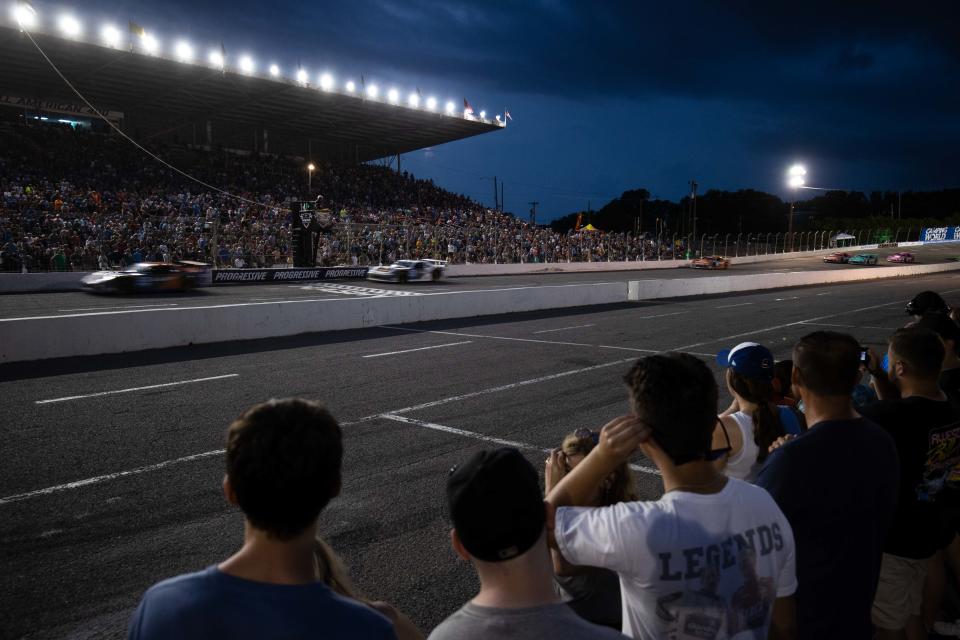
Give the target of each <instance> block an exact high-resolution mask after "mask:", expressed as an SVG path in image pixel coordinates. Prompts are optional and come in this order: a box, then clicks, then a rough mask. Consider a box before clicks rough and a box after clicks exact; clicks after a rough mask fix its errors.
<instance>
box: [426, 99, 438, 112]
mask: <svg viewBox="0 0 960 640" xmlns="http://www.w3.org/2000/svg"><path fill="white" fill-rule="evenodd" d="M436 108H437V99H436V98H434V97H433V96H430V97H429V98H427V109H430V111H433V110H434V109H436Z"/></svg>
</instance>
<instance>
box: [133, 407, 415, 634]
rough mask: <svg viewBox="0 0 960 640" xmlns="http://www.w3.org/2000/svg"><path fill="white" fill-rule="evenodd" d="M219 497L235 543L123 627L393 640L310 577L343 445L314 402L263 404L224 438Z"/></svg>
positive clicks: (374, 617) (368, 615)
mask: <svg viewBox="0 0 960 640" xmlns="http://www.w3.org/2000/svg"><path fill="white" fill-rule="evenodd" d="M226 458H227V473H226V476H225V478H224V480H223V491H224V494H225V495H226V498H227V500H228V501H229V502H230V504H234V505H238V506H239V507H240V509H241V510H242V511H243V513H244V516H245V526H244V543H243V547H242V548H241V549H240V550H239V551H238V552H237V553H235V554H234V555H232V556H230V557H229V558H227V559H226V560H224V561H223V562H221V563H220V564H219V565H216V566H211V567H209V568H207V569H206V570H204V571H200V572H198V573H191V574H187V575H182V576H178V577H176V578H173V579H170V580H165V581H163V582H161V583H159V584H156V585H154V586H153V587H151V588H150V589H149V590H148V591H147V592H146V593H145V594H144V596H143V599H142V600H141V601H140V605H139V606H138V607H137V609H136V611H134V614H133V618H132V619H131V621H130V628H129V635H128V637H129V638H130V639H131V640H139V639H144V640H149V639H152V638H181V639H188V640H189V639H192V638H198V639H200V638H230V639H236V638H240V639H242V638H291V639H292V638H316V637H318V636H320V637H324V638H383V639H388V638H395V637H396V636H395V634H394V631H393V625H392V624H391V622H390V620H388V619H387V618H385V617H384V616H382V615H381V614H379V613H377V612H376V611H374V610H373V609H371V608H370V607H368V606H366V605H364V604H362V603H360V602H357V601H355V600H350V599H348V598H344V597H343V596H340V595H338V594H336V593H334V592H333V591H332V590H331V589H330V587H329V586H327V585H326V584H324V583H323V582H319V581H317V575H316V572H317V567H316V564H315V558H314V548H315V547H314V545H315V542H314V541H315V538H316V533H317V520H318V516H319V515H320V512H321V511H322V510H323V508H324V507H325V506H326V505H327V503H328V502H329V501H330V500H331V499H332V498H334V497H336V496H337V494H339V493H340V486H341V476H340V468H341V461H342V458H343V445H342V441H341V433H340V427H339V425H338V424H337V421H336V420H335V419H334V418H333V416H332V415H330V413H329V412H328V411H327V410H326V409H324V408H323V407H322V406H321V405H319V404H317V403H315V402H308V401H305V400H297V399H287V400H271V401H269V402H266V403H263V404H260V405H257V406H255V407H253V408H251V409H250V410H248V411H247V412H245V413H244V414H243V415H241V416H240V417H239V418H238V419H237V420H236V421H234V423H233V424H231V425H230V429H229V430H228V432H227V452H226Z"/></svg>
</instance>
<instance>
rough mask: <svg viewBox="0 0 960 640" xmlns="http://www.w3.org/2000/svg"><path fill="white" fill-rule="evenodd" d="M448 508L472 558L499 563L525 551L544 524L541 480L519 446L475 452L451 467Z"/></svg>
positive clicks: (538, 538)
mask: <svg viewBox="0 0 960 640" xmlns="http://www.w3.org/2000/svg"><path fill="white" fill-rule="evenodd" d="M447 507H448V509H449V514H450V519H451V520H452V522H453V528H454V530H455V531H456V536H457V538H459V540H460V542H461V544H462V545H463V547H464V548H465V549H466V550H467V552H468V553H469V554H470V556H471V557H472V558H473V559H475V560H480V561H483V562H503V561H506V560H513V559H514V558H518V557H520V556H522V555H524V554H525V553H527V551H529V550H530V549H531V548H532V547H533V546H534V545H535V544H536V543H537V541H538V540H540V538H541V536H543V533H544V530H545V526H546V521H547V520H546V511H545V508H544V505H543V493H542V492H541V491H540V479H539V476H538V475H537V471H536V470H535V469H534V468H533V465H531V464H530V462H528V461H527V459H526V458H524V457H523V454H521V453H520V452H519V451H518V450H517V449H513V448H511V447H503V448H500V449H493V450H484V451H478V452H477V453H475V454H474V455H473V456H471V457H470V459H469V460H467V461H466V462H464V463H463V464H461V465H458V466H457V467H454V468H453V469H452V470H451V472H450V477H449V478H448V479H447Z"/></svg>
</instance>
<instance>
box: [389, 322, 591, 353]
mask: <svg viewBox="0 0 960 640" xmlns="http://www.w3.org/2000/svg"><path fill="white" fill-rule="evenodd" d="M380 328H381V329H392V330H393V331H408V332H410V333H435V334H437V335H440V336H458V337H460V338H486V339H487V340H507V341H510V342H538V343H540V344H560V345H566V346H568V347H592V346H594V345H592V344H586V343H584V342H560V341H557V340H536V339H534V338H509V337H507V336H482V335H479V334H476V333H461V332H459V331H431V330H430V329H409V328H407V327H394V326H392V325H387V324H384V325H380Z"/></svg>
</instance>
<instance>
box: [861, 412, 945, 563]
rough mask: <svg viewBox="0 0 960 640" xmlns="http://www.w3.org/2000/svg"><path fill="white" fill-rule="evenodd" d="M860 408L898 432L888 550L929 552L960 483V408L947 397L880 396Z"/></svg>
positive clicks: (934, 546)
mask: <svg viewBox="0 0 960 640" xmlns="http://www.w3.org/2000/svg"><path fill="white" fill-rule="evenodd" d="M858 411H860V414H861V415H862V416H863V417H865V418H868V419H870V420H873V421H874V422H876V423H877V424H878V425H880V426H881V427H883V429H885V430H886V432H887V433H889V434H890V435H891V436H893V441H894V442H895V443H896V445H897V453H898V454H899V456H900V490H899V499H898V502H897V511H896V515H895V516H894V518H893V525H892V526H891V528H890V534H889V536H888V537H887V542H886V544H885V545H884V548H883V550H884V551H886V552H887V553H892V554H893V555H896V556H901V557H903V558H916V559H922V558H929V557H930V556H932V555H933V554H934V553H936V551H937V549H939V548H940V547H941V546H942V543H943V534H942V532H941V524H942V518H941V504H942V500H943V498H944V497H945V495H944V491H945V490H950V489H954V488H956V486H957V485H960V483H958V477H957V475H958V464H960V409H958V408H957V406H956V405H954V404H953V403H952V402H950V401H948V400H942V401H937V400H929V399H927V398H917V397H910V398H905V399H903V400H900V399H897V400H881V401H879V402H876V403H874V404H872V405H868V406H866V407H861V408H860V409H858ZM951 485H954V486H951Z"/></svg>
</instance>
